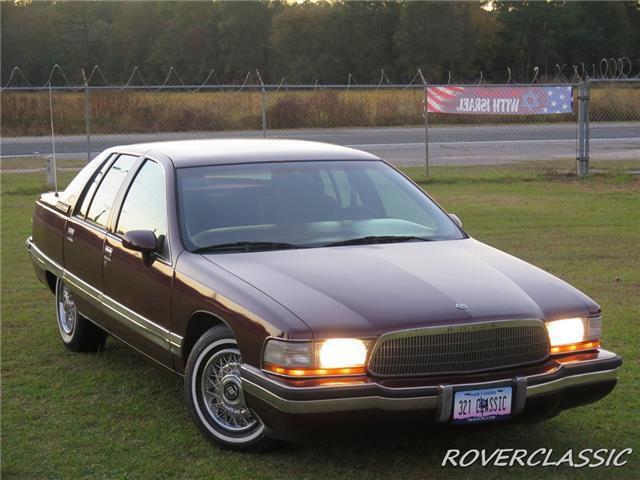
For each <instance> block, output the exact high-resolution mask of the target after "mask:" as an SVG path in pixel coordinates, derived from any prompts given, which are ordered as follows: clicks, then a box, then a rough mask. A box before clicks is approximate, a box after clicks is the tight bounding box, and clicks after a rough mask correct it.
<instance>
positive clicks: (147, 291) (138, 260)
mask: <svg viewBox="0 0 640 480" xmlns="http://www.w3.org/2000/svg"><path fill="white" fill-rule="evenodd" d="M166 188H167V186H166V180H165V175H164V170H163V167H162V165H160V164H159V163H157V162H155V161H154V160H145V161H144V163H143V164H142V166H141V167H140V169H139V170H138V172H137V173H136V174H135V177H134V179H133V181H132V183H131V185H130V187H129V189H128V191H127V192H126V195H125V197H124V200H123V202H122V207H121V209H120V212H119V214H118V215H117V217H114V221H113V227H112V229H111V232H110V233H108V234H107V237H106V241H105V247H104V256H103V265H102V275H103V276H102V278H103V287H104V295H103V305H104V308H105V311H106V312H107V313H108V314H109V315H111V316H113V317H114V318H115V319H116V320H117V321H118V324H117V325H116V326H115V327H114V328H115V330H114V331H113V333H114V334H115V335H116V336H118V337H120V338H121V339H122V340H124V341H125V342H127V343H129V344H130V345H131V346H133V347H135V348H136V349H138V350H140V351H141V352H143V353H145V354H147V355H149V356H150V357H152V358H154V359H157V360H159V361H160V362H161V363H163V364H165V365H167V366H169V367H171V365H172V359H171V354H170V352H171V340H172V338H171V335H170V328H171V282H172V279H173V267H172V263H171V255H170V250H169V239H168V238H167V208H166ZM131 230H150V231H152V232H154V234H155V235H156V238H157V239H158V248H157V251H156V252H154V253H152V254H142V253H140V252H136V251H132V250H128V249H126V248H124V247H123V246H122V238H123V236H124V234H125V233H126V232H128V231H131Z"/></svg>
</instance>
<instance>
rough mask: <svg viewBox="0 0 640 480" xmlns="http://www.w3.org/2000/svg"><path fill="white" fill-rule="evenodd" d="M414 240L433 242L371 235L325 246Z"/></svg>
mask: <svg viewBox="0 0 640 480" xmlns="http://www.w3.org/2000/svg"><path fill="white" fill-rule="evenodd" d="M412 240H418V241H422V242H430V241H431V239H430V238H424V237H416V236H412V235H369V236H367V237H359V238H350V239H348V240H341V241H339V242H332V243H328V244H326V245H325V247H340V246H343V245H366V244H371V243H373V244H376V243H398V242H410V241H412Z"/></svg>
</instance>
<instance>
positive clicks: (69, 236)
mask: <svg viewBox="0 0 640 480" xmlns="http://www.w3.org/2000/svg"><path fill="white" fill-rule="evenodd" d="M75 233H76V229H75V228H71V227H69V228H67V240H68V241H70V242H73V236H74V235H75Z"/></svg>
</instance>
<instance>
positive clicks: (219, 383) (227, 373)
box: [200, 349, 260, 434]
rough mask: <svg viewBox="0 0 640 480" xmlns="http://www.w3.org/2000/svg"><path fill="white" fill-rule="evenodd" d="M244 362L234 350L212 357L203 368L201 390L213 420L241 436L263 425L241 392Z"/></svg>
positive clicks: (219, 352) (224, 351)
mask: <svg viewBox="0 0 640 480" xmlns="http://www.w3.org/2000/svg"><path fill="white" fill-rule="evenodd" d="M241 364H242V358H241V357H240V352H239V351H237V350H235V349H224V350H220V351H218V352H216V353H215V354H213V355H212V356H211V357H210V358H209V360H208V361H207V363H206V364H205V366H204V368H203V369H202V376H201V381H200V388H201V393H202V398H203V400H204V405H205V407H206V409H207V411H208V413H209V415H210V416H211V418H212V419H213V420H214V421H215V422H216V423H217V424H218V425H219V426H220V427H222V428H224V429H225V430H227V431H229V432H232V433H236V434H239V433H242V432H247V431H249V430H252V429H254V428H255V427H256V426H258V425H259V424H260V422H259V420H258V419H257V418H256V417H255V416H254V415H253V413H252V412H251V410H250V409H249V407H248V406H247V404H246V402H245V399H244V394H243V392H242V383H241V380H240V365H241Z"/></svg>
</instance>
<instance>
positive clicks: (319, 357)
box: [262, 338, 369, 377]
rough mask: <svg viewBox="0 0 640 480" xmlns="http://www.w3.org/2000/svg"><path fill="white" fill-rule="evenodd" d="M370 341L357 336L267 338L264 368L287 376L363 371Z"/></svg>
mask: <svg viewBox="0 0 640 480" xmlns="http://www.w3.org/2000/svg"><path fill="white" fill-rule="evenodd" d="M368 346H369V342H367V341H363V340H360V339H357V338H331V339H328V340H320V341H316V342H312V341H287V340H280V339H269V340H268V341H267V344H266V345H265V348H264V353H263V358H262V360H263V362H262V363H263V368H264V369H265V370H267V371H269V372H272V373H277V374H279V375H286V376H289V377H322V376H340V375H364V374H365V373H366V365H367V351H368Z"/></svg>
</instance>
